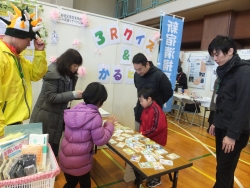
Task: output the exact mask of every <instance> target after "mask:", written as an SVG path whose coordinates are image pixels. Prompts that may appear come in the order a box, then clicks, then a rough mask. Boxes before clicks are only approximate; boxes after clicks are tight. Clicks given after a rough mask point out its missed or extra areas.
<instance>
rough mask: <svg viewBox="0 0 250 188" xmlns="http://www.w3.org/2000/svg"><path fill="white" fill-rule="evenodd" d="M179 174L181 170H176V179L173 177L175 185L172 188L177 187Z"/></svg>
mask: <svg viewBox="0 0 250 188" xmlns="http://www.w3.org/2000/svg"><path fill="white" fill-rule="evenodd" d="M178 175H179V171H176V172H174V179H173V184H172V185H173V186H172V188H176V187H177V181H178Z"/></svg>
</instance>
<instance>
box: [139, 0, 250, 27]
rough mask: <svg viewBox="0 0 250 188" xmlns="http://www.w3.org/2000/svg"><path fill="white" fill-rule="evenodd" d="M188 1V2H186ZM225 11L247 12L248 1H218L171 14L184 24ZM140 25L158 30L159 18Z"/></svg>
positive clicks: (248, 7)
mask: <svg viewBox="0 0 250 188" xmlns="http://www.w3.org/2000/svg"><path fill="white" fill-rule="evenodd" d="M187 1H188V0H187ZM227 10H234V11H236V12H239V11H244V10H249V11H250V0H226V1H220V2H216V3H213V4H209V5H206V6H201V7H195V8H193V9H188V10H185V11H181V12H173V13H172V14H175V15H178V16H181V17H184V18H185V22H189V21H194V20H199V19H203V18H204V16H205V15H209V14H214V13H218V12H223V11H227ZM139 24H141V25H146V26H150V27H154V28H159V26H160V17H157V18H153V19H150V20H146V21H143V22H140V23H139Z"/></svg>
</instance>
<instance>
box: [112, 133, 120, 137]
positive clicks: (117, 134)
mask: <svg viewBox="0 0 250 188" xmlns="http://www.w3.org/2000/svg"><path fill="white" fill-rule="evenodd" d="M120 135H121V133H114V134H113V136H114V137H119V136H120Z"/></svg>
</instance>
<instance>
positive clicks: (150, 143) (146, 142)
mask: <svg viewBox="0 0 250 188" xmlns="http://www.w3.org/2000/svg"><path fill="white" fill-rule="evenodd" d="M145 144H146V145H152V146H153V145H155V142H154V141H152V140H146V141H145Z"/></svg>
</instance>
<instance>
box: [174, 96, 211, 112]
mask: <svg viewBox="0 0 250 188" xmlns="http://www.w3.org/2000/svg"><path fill="white" fill-rule="evenodd" d="M174 96H175V97H177V98H178V99H180V100H181V99H191V97H190V96H188V95H184V94H179V93H174ZM195 100H196V101H199V102H200V103H201V106H203V107H207V108H209V107H210V103H211V98H209V97H199V98H195Z"/></svg>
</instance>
